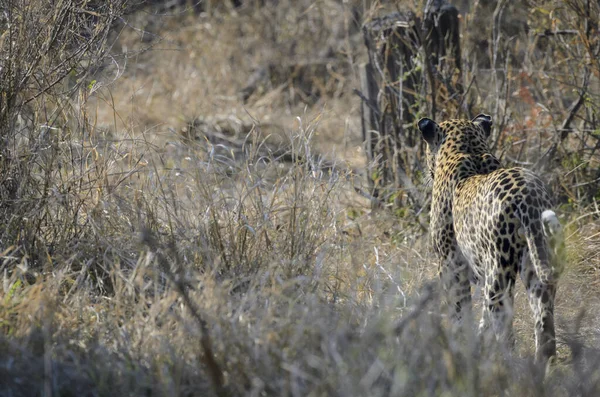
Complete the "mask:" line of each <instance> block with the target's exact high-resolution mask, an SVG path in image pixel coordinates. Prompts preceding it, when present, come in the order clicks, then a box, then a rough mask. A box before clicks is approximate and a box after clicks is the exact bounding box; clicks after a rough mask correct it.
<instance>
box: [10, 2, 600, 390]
mask: <svg viewBox="0 0 600 397" xmlns="http://www.w3.org/2000/svg"><path fill="white" fill-rule="evenodd" d="M428 3H430V2H426V1H419V0H414V1H412V0H408V1H400V0H398V1H384V0H381V1H380V0H344V1H342V0H262V1H259V0H239V1H208V0H207V1H195V0H192V1H187V2H186V1H170V2H169V1H159V0H154V1H147V2H143V1H140V0H104V1H100V0H55V1H48V0H0V138H1V139H0V243H1V244H0V251H1V255H0V260H1V261H0V263H1V265H0V277H1V278H2V287H1V288H0V396H42V395H43V396H88V395H89V396H141V395H144V396H212V395H216V396H237V395H249V396H263V395H265V396H267V395H269V396H288V395H289V396H308V395H310V396H322V395H336V396H501V395H502V396H504V395H509V396H597V395H600V370H599V368H600V367H599V364H600V352H599V351H598V349H599V347H600V345H599V342H600V340H599V335H600V334H599V330H600V317H599V316H600V210H599V209H598V200H600V190H599V188H600V154H599V153H598V151H599V149H600V108H599V107H600V63H599V59H600V32H599V23H600V5H599V4H598V2H595V1H592V0H528V1H524V2H509V1H505V0H500V1H497V2H496V1H489V0H479V1H478V0H473V1H469V0H463V1H457V2H455V3H453V4H454V5H455V6H457V8H458V9H459V11H460V19H461V45H462V64H463V73H462V76H461V79H462V85H463V86H464V87H465V90H464V95H463V96H462V97H460V98H449V99H448V100H447V101H441V102H438V105H437V109H436V115H431V114H428V113H427V112H428V111H431V109H427V107H424V108H423V109H420V110H418V112H421V114H415V118H416V119H418V117H421V116H429V117H438V118H440V119H444V118H448V117H472V116H475V115H476V114H477V113H479V112H485V113H488V114H491V115H492V117H493V119H494V120H495V124H494V132H493V135H492V147H493V149H494V151H495V152H496V154H497V155H498V156H499V158H501V160H502V162H503V163H504V164H506V165H515V164H518V165H523V166H525V167H528V168H532V169H535V170H536V171H537V172H538V173H539V174H540V175H542V176H543V178H544V179H545V180H546V181H547V182H548V184H549V185H550V186H551V187H552V189H553V192H554V195H555V197H556V200H557V204H558V205H557V213H559V215H560V219H561V222H562V223H563V225H564V228H565V236H566V239H567V250H568V255H567V263H565V270H564V273H563V274H562V278H561V281H560V285H559V290H558V295H557V308H556V315H557V317H556V323H557V339H558V360H557V362H556V364H555V365H554V366H553V367H551V368H550V369H549V371H548V374H547V375H546V376H545V369H544V368H539V367H538V366H536V365H534V363H533V354H532V353H533V352H532V350H533V345H534V344H533V323H532V318H531V314H530V311H529V308H528V307H527V306H528V305H527V302H526V296H525V294H524V290H523V287H522V285H520V284H519V285H518V287H517V294H516V305H515V308H514V310H515V328H516V329H515V332H516V344H515V346H514V347H513V346H507V345H506V344H505V343H504V342H503V341H496V340H495V339H494V338H493V337H488V336H485V335H484V336H482V337H479V336H478V335H477V332H476V327H475V323H476V321H477V318H474V319H467V320H468V321H465V322H464V324H463V325H462V326H461V327H458V328H459V329H457V327H452V326H451V325H450V324H449V322H448V321H447V318H446V311H445V308H444V307H443V306H442V307H440V291H439V289H438V285H437V276H436V274H437V264H436V263H435V261H434V260H433V259H432V256H431V255H430V253H429V244H428V240H427V229H428V208H427V207H426V203H425V204H424V206H423V207H420V208H417V207H415V206H414V205H410V204H406V205H405V206H403V207H400V208H398V206H397V205H396V203H395V202H394V198H389V199H387V198H383V199H379V201H378V203H377V205H373V202H372V199H373V198H372V197H370V196H369V195H368V194H364V193H365V192H367V193H368V189H369V185H368V183H367V181H366V179H367V178H366V177H367V175H366V170H367V168H368V164H366V157H365V153H364V146H363V139H362V137H361V118H360V107H361V98H360V97H359V96H357V95H355V91H353V90H355V89H360V78H359V74H358V70H359V65H360V64H361V63H363V62H365V60H366V50H365V47H364V44H363V37H362V32H361V28H362V27H363V26H364V24H365V23H368V22H369V21H370V20H372V18H374V17H376V16H380V15H384V14H386V13H389V12H394V11H398V10H411V11H413V12H414V13H415V15H416V16H420V15H422V13H423V10H424V9H425V7H426V6H430V5H431V4H428ZM421 64H422V61H421ZM441 89H443V87H442V88H441ZM424 95H425V97H423V98H421V100H422V102H423V103H428V99H430V98H428V97H427V95H430V94H427V93H425V94H424ZM406 128H413V129H414V128H416V126H406ZM418 145H421V143H418ZM413 166H414V169H413V170H412V172H414V173H415V175H416V174H417V173H423V171H424V170H423V169H422V167H423V165H422V163H421V162H418V161H417V162H415V163H414V165H413ZM417 188H418V189H419V190H420V192H422V194H423V195H424V197H426V196H427V192H428V189H429V188H430V187H429V186H427V184H426V181H425V179H424V178H423V180H422V183H420V184H419V186H417ZM399 194H402V193H401V192H400V193H399ZM478 293H479V292H478V291H477V290H475V296H476V297H477V295H478ZM476 309H477V307H476ZM477 314H478V311H477V310H476V311H475V317H477Z"/></svg>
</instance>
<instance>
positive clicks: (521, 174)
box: [417, 114, 565, 363]
mask: <svg viewBox="0 0 600 397" xmlns="http://www.w3.org/2000/svg"><path fill="white" fill-rule="evenodd" d="M417 124H418V128H419V130H420V132H421V135H422V138H423V139H424V141H425V142H426V145H425V146H426V150H425V161H426V164H427V170H426V172H427V171H428V173H429V177H430V178H431V180H432V184H433V185H432V191H431V210H430V240H431V241H430V242H431V245H432V248H433V253H434V257H435V258H436V259H437V261H438V271H439V275H440V279H441V282H442V287H443V290H444V291H445V292H446V297H447V302H448V307H449V310H450V314H451V317H452V318H453V319H454V321H455V322H456V321H458V322H459V323H460V322H461V321H462V317H463V314H464V313H465V312H468V311H470V310H471V309H472V297H471V289H472V285H473V284H476V285H479V286H481V288H482V290H483V294H482V298H483V302H482V315H481V320H480V322H479V332H480V333H484V332H485V331H486V330H492V331H493V333H492V335H495V336H496V338H498V339H501V338H507V339H509V340H511V339H512V340H513V343H514V339H513V338H514V335H513V330H512V327H513V303H514V289H515V281H516V278H517V276H520V278H521V280H522V282H523V283H524V286H525V289H526V291H527V296H528V301H529V305H530V307H531V310H532V312H533V316H534V320H535V329H534V336H535V361H536V362H540V363H548V362H553V361H554V360H555V358H556V334H555V323H554V301H555V297H556V291H557V285H558V279H559V275H560V273H561V271H562V268H563V263H564V250H565V248H564V238H563V231H562V226H561V223H560V221H559V219H558V215H557V214H556V212H555V211H554V210H553V208H555V207H554V204H553V200H552V197H551V194H550V190H549V189H548V188H547V187H546V185H545V183H544V182H543V181H542V179H541V178H540V177H539V176H538V175H536V174H535V173H534V172H533V171H531V170H528V169H526V168H523V167H503V166H502V164H501V162H500V161H499V160H498V159H497V158H496V157H495V156H494V155H493V153H492V151H491V150H490V147H489V144H488V138H489V136H490V134H491V130H492V126H493V122H492V118H491V117H490V116H488V115H485V114H479V115H478V116H476V117H475V118H474V119H472V120H468V119H465V120H463V119H451V120H446V121H443V122H440V123H439V124H438V123H436V122H435V121H434V120H432V119H429V118H422V119H420V120H419V121H418V123H417ZM551 360H552V361H551Z"/></svg>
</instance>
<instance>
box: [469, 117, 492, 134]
mask: <svg viewBox="0 0 600 397" xmlns="http://www.w3.org/2000/svg"><path fill="white" fill-rule="evenodd" d="M471 122H472V123H473V124H477V125H480V126H481V128H483V131H484V132H485V135H486V136H490V133H491V132H492V125H493V124H494V123H493V122H492V117H491V116H488V115H487V114H483V113H482V114H478V115H477V116H475V118H474V119H473V120H471Z"/></svg>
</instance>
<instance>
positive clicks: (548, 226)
mask: <svg viewBox="0 0 600 397" xmlns="http://www.w3.org/2000/svg"><path fill="white" fill-rule="evenodd" d="M523 227H524V229H525V230H524V232H525V237H526V239H527V245H528V248H529V255H530V256H531V262H532V263H533V267H534V269H535V272H536V273H537V276H538V279H539V280H540V281H541V282H542V283H544V284H553V283H556V280H557V279H558V276H559V275H560V273H561V272H562V270H563V267H564V262H565V244H564V236H563V231H562V226H561V224H560V221H559V220H558V217H557V216H556V214H555V213H554V211H552V210H545V211H544V212H542V214H541V217H540V218H539V219H529V224H528V225H523Z"/></svg>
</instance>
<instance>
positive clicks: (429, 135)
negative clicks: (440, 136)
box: [417, 117, 439, 145]
mask: <svg viewBox="0 0 600 397" xmlns="http://www.w3.org/2000/svg"><path fill="white" fill-rule="evenodd" d="M417 124H418V126H419V130H421V134H422V135H423V139H425V142H427V143H428V144H429V145H434V144H435V141H436V139H435V138H436V135H437V133H438V132H437V131H438V128H439V127H438V125H437V123H436V122H435V121H433V120H431V119H428V118H427V117H424V118H422V119H421V120H419V122H418V123H417Z"/></svg>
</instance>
